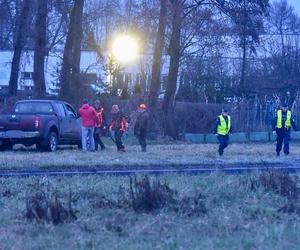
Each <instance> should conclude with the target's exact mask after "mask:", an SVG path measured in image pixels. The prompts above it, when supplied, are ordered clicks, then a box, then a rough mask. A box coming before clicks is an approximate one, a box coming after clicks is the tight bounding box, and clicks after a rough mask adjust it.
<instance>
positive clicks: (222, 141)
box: [214, 109, 232, 156]
mask: <svg viewBox="0 0 300 250" xmlns="http://www.w3.org/2000/svg"><path fill="white" fill-rule="evenodd" d="M214 133H215V134H216V135H217V137H218V141H219V150H218V151H219V155H220V156H222V155H223V153H224V149H225V148H226V147H227V146H228V144H229V134H230V133H232V126H231V117H230V116H229V112H228V110H227V109H223V110H222V113H221V115H219V116H218V118H217V120H216V124H215V128H214Z"/></svg>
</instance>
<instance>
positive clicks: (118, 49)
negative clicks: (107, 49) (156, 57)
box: [112, 35, 139, 63]
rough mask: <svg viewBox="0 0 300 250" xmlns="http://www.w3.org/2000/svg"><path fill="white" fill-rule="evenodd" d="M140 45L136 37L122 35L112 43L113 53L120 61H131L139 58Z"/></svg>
mask: <svg viewBox="0 0 300 250" xmlns="http://www.w3.org/2000/svg"><path fill="white" fill-rule="evenodd" d="M138 52H139V46H138V43H137V41H136V39H135V38H133V37H131V36H129V35H120V36H118V37H117V38H116V39H115V40H114V41H113V43H112V55H113V56H114V58H116V60H118V61H119V62H123V63H126V62H131V61H133V60H134V59H136V58H137V56H138Z"/></svg>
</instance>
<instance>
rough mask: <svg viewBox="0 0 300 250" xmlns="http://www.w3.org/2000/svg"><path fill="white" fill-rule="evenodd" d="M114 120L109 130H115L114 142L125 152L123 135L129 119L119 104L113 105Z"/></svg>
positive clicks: (119, 149)
mask: <svg viewBox="0 0 300 250" xmlns="http://www.w3.org/2000/svg"><path fill="white" fill-rule="evenodd" d="M111 115H112V121H111V124H110V126H109V131H110V132H114V142H115V143H116V146H117V149H118V151H120V152H125V146H124V144H123V142H122V136H123V134H124V132H125V131H126V129H127V126H128V124H127V120H126V118H125V116H124V115H123V113H122V112H121V111H120V108H119V106H118V105H113V106H112V108H111Z"/></svg>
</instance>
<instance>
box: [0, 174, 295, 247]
mask: <svg viewBox="0 0 300 250" xmlns="http://www.w3.org/2000/svg"><path fill="white" fill-rule="evenodd" d="M160 178H161V183H163V184H157V182H156V180H155V179H154V177H152V179H151V182H150V187H149V186H148V184H149V183H148V184H147V181H145V182H144V183H140V182H139V183H138V184H137V185H134V184H133V185H132V190H131V189H130V181H129V178H128V177H86V178H84V179H82V178H80V177H72V178H44V179H42V180H41V179H39V178H26V179H1V180H0V181H1V192H0V206H1V213H0V248H1V249H299V245H300V237H299V231H300V202H299V200H298V193H299V186H298V183H299V176H292V177H289V176H286V175H277V174H269V173H268V174H265V175H263V176H259V175H258V174H253V175H251V176H250V175H240V176H225V175H205V176H179V175H172V176H164V177H160ZM83 180H84V181H83ZM140 180H141V177H140V178H138V181H140ZM165 182H166V185H165V184H164V183H165ZM153 183H156V185H155V184H153ZM70 190H71V195H70ZM70 197H71V198H70ZM69 201H71V203H70V204H71V206H70V207H71V208H70V207H69V206H68V203H69ZM49 204H50V205H49ZM70 211H72V213H70ZM49 214H50V215H51V216H49ZM64 214H65V215H64ZM66 215H67V216H66ZM68 216H69V217H68ZM56 223H57V224H56Z"/></svg>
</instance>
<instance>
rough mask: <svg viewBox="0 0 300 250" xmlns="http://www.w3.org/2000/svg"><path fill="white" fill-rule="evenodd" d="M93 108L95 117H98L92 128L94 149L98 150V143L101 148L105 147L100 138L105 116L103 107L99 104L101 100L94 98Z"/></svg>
mask: <svg viewBox="0 0 300 250" xmlns="http://www.w3.org/2000/svg"><path fill="white" fill-rule="evenodd" d="M94 108H95V111H96V113H97V117H98V123H97V124H96V126H95V130H94V140H95V150H96V151H97V150H98V144H99V145H100V147H101V150H104V149H105V145H104V143H103V142H102V140H101V135H102V131H103V129H105V116H104V108H103V106H102V105H101V102H100V101H99V100H96V101H95V102H94Z"/></svg>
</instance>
